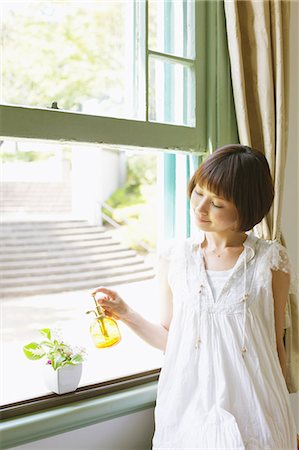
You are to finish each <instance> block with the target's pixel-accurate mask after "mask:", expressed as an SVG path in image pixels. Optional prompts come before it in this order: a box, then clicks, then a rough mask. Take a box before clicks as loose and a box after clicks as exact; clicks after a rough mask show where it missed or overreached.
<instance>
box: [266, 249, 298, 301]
mask: <svg viewBox="0 0 299 450" xmlns="http://www.w3.org/2000/svg"><path fill="white" fill-rule="evenodd" d="M270 268H271V270H281V271H282V272H285V273H288V274H289V275H290V294H295V293H296V281H295V277H294V271H293V270H292V267H291V263H290V260H289V257H288V253H287V250H286V248H285V247H283V246H282V245H281V244H280V243H279V242H277V241H273V242H272V243H271V248H270Z"/></svg>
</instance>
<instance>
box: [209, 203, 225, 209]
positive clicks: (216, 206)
mask: <svg viewBox="0 0 299 450" xmlns="http://www.w3.org/2000/svg"><path fill="white" fill-rule="evenodd" d="M211 203H212V205H213V206H215V208H223V206H219V205H215V203H214V202H211Z"/></svg>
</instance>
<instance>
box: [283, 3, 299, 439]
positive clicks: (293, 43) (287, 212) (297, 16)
mask: <svg viewBox="0 0 299 450" xmlns="http://www.w3.org/2000/svg"><path fill="white" fill-rule="evenodd" d="M290 3H291V26H290V61H291V64H290V66H291V70H290V107H289V142H288V156H287V165H286V179H285V191H284V201H283V210H282V232H283V235H284V238H285V240H286V245H287V248H288V253H289V256H290V259H291V263H292V265H293V269H294V272H295V274H296V275H297V277H298V272H299V261H298V260H299V255H298V253H299V237H298V235H299V202H298V178H299V159H298V155H299V126H298V124H299V78H298V73H299V65H298V55H299V3H298V2H297V1H296V2H295V1H293V2H290ZM297 280H298V278H297ZM291 402H292V406H293V410H294V414H295V419H296V423H297V431H298V433H299V392H297V394H292V395H291Z"/></svg>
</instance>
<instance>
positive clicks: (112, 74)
mask: <svg viewBox="0 0 299 450" xmlns="http://www.w3.org/2000/svg"><path fill="white" fill-rule="evenodd" d="M1 10H2V32H3V36H2V49H3V51H2V80H3V81H2V93H1V102H2V103H7V104H13V105H25V106H32V107H42V108H49V107H51V105H52V104H53V102H56V103H54V105H53V106H54V107H57V106H58V108H59V109H62V110H67V111H75V112H81V113H86V114H94V115H103V116H111V117H125V118H137V119H143V116H144V115H145V112H144V111H141V108H140V104H139V99H140V98H141V97H140V85H139V83H140V80H141V79H142V77H140V58H139V57H138V55H140V50H139V41H138V37H140V33H138V27H139V22H138V18H137V15H136V17H135V3H134V2H127V1H121V0H120V1H115V0H114V1H91V2H78V1H72V0H69V1H59V2H54V1H53V2H52V1H23V2H14V1H9V2H2V6H1Z"/></svg>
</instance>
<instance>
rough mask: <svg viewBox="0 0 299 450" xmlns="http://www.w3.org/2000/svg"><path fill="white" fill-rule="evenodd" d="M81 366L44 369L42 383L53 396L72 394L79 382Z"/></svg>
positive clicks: (46, 367)
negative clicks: (53, 393)
mask: <svg viewBox="0 0 299 450" xmlns="http://www.w3.org/2000/svg"><path fill="white" fill-rule="evenodd" d="M81 374H82V364H78V365H76V366H65V367H61V368H60V369H57V370H54V369H53V368H52V367H51V366H50V365H46V366H45V368H44V382H45V385H46V387H47V388H48V389H49V390H50V391H52V392H55V394H66V393H67V392H74V391H75V390H76V389H77V387H78V385H79V382H80V379H81Z"/></svg>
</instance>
